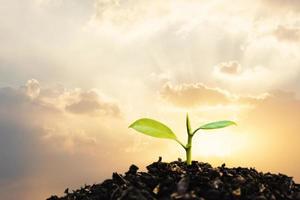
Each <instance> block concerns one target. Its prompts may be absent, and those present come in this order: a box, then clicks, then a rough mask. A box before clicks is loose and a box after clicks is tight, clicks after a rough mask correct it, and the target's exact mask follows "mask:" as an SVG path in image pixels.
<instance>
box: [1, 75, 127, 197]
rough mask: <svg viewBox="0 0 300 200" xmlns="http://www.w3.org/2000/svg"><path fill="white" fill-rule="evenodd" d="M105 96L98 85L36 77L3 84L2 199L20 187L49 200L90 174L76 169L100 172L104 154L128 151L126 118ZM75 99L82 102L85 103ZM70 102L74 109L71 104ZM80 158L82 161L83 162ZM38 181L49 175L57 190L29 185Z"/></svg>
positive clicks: (20, 191)
mask: <svg viewBox="0 0 300 200" xmlns="http://www.w3.org/2000/svg"><path fill="white" fill-rule="evenodd" d="M100 96H103V98H101V100H100ZM105 97H106V95H104V94H103V93H100V92H98V91H95V89H92V90H83V89H68V88H64V87H62V86H57V87H48V88H47V87H44V86H42V85H41V84H40V83H39V82H38V81H37V80H35V79H31V80H29V81H27V83H26V84H25V85H23V86H21V87H5V88H0V162H1V165H0V180H1V181H0V186H1V189H0V198H4V197H7V196H9V194H8V193H9V192H12V190H17V191H18V195H17V196H18V197H19V196H22V199H45V198H46V197H47V196H50V194H51V193H57V192H59V191H62V190H63V188H65V187H67V185H73V184H74V182H77V183H79V182H81V183H82V182H85V181H86V178H87V177H80V176H75V177H74V174H80V173H83V174H85V175H87V174H90V177H95V174H96V171H98V169H97V170H96V168H98V167H99V164H100V163H99V159H100V160H105V161H107V162H108V163H109V162H113V160H112V159H110V158H111V157H112V156H111V155H110V154H111V153H114V154H120V152H119V151H122V150H123V149H122V148H123V147H122V146H123V145H124V144H123V142H124V138H123V142H122V141H121V140H119V139H118V137H119V135H118V134H116V133H117V132H118V133H119V132H122V131H123V130H122V129H118V127H119V125H120V124H122V123H123V122H122V120H121V119H120V118H119V117H118V115H119V114H120V112H121V111H120V109H119V107H118V106H117V104H116V103H112V101H110V100H109V98H108V97H106V99H105ZM103 99H105V100H103ZM73 102H81V106H82V107H80V106H79V108H77V107H76V106H78V105H77V104H76V103H75V104H73ZM90 102H95V103H97V104H96V105H97V106H96V109H95V108H94V107H93V106H91V107H89V106H90V104H89V103H90ZM104 102H105V103H104ZM98 104H99V105H98ZM67 105H73V107H72V108H73V109H75V110H72V109H71V110H69V109H70V108H68V109H66V106H67ZM75 105H76V106H75ZM92 105H93V104H92ZM76 109H77V110H76ZM98 110H100V111H101V112H99V113H98ZM73 111H75V113H74V112H73ZM77 112H79V114H78V113H77ZM95 112H96V114H95ZM81 113H83V114H84V115H81ZM99 119H101V120H99ZM112 126H113V127H114V128H115V130H114V129H112V128H111V127H112ZM108 132H109V133H110V134H106V133H108ZM119 134H120V133H119ZM107 141H114V142H115V143H114V144H111V143H107ZM126 144H128V143H126ZM114 145H117V146H114ZM104 149H106V152H104ZM124 149H125V148H124ZM78 162H83V163H81V164H80V167H79V166H78ZM101 162H102V161H101ZM54 163H56V164H54ZM57 163H59V165H57ZM87 163H89V164H87ZM91 163H93V164H92V165H93V166H94V167H93V166H91ZM88 165H89V167H88ZM96 166H98V167H96ZM116 166H118V164H116ZM66 169H71V170H70V171H69V172H66ZM103 170H104V171H105V170H109V169H104V168H103ZM67 171H68V170H67ZM45 172H46V173H45ZM59 174H60V175H59ZM91 174H93V175H91ZM58 175H59V176H60V177H63V178H59V180H60V181H59V182H57V179H56V180H54V178H53V177H56V178H57V176H58ZM102 175H103V174H102ZM37 180H39V182H40V180H47V181H46V182H48V184H49V185H48V186H45V187H50V188H52V191H51V189H50V188H49V189H47V190H46V189H45V190H44V191H39V192H33V191H34V189H33V188H32V190H29V188H30V187H31V186H33V184H35V181H37ZM76 180H77V181H76ZM73 181H74V182H73ZM93 181H95V180H93ZM15 183H22V184H15ZM42 187H43V186H42V185H40V186H39V188H40V189H39V190H42V189H43V188H42ZM11 188H14V189H11ZM58 188H59V191H57V189H58ZM30 191H31V192H33V193H34V194H33V193H31V192H30ZM2 195H3V196H2ZM33 195H41V196H38V197H36V196H33ZM4 199H5V198H4ZM16 199H17V198H16Z"/></svg>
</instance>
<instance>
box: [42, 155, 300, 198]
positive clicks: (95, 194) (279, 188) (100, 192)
mask: <svg viewBox="0 0 300 200" xmlns="http://www.w3.org/2000/svg"><path fill="white" fill-rule="evenodd" d="M138 169H139V168H138V167H137V166H135V165H131V166H130V168H129V170H128V172H126V173H125V174H124V175H122V174H118V173H113V175H112V179H107V180H105V181H103V182H102V183H100V184H94V185H85V186H84V187H82V188H81V189H78V190H75V191H72V192H69V189H66V190H65V195H64V196H63V197H57V196H52V197H50V198H48V199H47V200H110V199H117V200H126V199H129V200H155V199H161V200H171V199H174V200H181V199H182V200H183V199H195V200H239V199H241V200H300V184H296V183H295V182H294V181H293V179H292V177H289V176H286V175H284V174H272V173H262V172H258V171H256V170H255V169H253V168H250V169H249V168H242V167H237V168H227V167H226V166H225V164H223V165H222V166H220V167H217V168H213V167H212V166H211V165H210V164H208V163H202V162H197V161H193V162H192V165H186V164H185V162H182V161H181V160H180V159H179V160H178V161H174V162H171V163H166V162H162V161H161V158H160V159H159V160H158V161H157V162H154V163H152V164H151V165H149V166H147V170H148V172H139V171H138Z"/></svg>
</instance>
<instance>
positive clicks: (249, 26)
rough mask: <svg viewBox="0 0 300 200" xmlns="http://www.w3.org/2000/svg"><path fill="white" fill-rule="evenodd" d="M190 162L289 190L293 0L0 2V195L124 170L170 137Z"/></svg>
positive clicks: (299, 30) (293, 169)
mask: <svg viewBox="0 0 300 200" xmlns="http://www.w3.org/2000/svg"><path fill="white" fill-rule="evenodd" d="M186 113H189V115H190V119H191V125H192V127H193V128H197V127H198V126H199V125H201V124H203V123H206V122H210V121H216V120H224V119H227V120H234V121H236V122H237V123H238V126H236V127H235V126H232V127H230V128H226V129H219V130H215V131H202V132H199V133H198V135H197V136H195V137H194V141H193V159H194V160H199V161H202V162H209V163H211V164H212V165H213V166H218V165H220V164H222V163H226V164H227V166H230V167H237V166H243V167H255V168H256V169H257V170H259V171H264V172H268V171H270V172H273V173H279V172H281V173H285V174H288V175H289V176H293V177H294V179H295V180H296V181H297V182H300V171H299V169H300V155H299V152H300V145H299V141H300V121H299V120H300V1H298V0H243V1H235V0H0V199H7V200H19V199H22V200H39V199H46V198H47V197H49V196H51V195H52V194H58V195H62V193H63V191H64V189H65V188H67V187H69V188H71V189H76V188H79V187H80V186H82V185H84V184H85V183H86V184H93V183H97V182H101V181H103V180H104V179H106V178H110V177H111V174H112V172H116V171H117V172H119V173H123V172H125V171H126V170H127V169H128V167H129V166H130V165H131V164H133V163H134V164H136V165H138V166H139V167H140V169H141V170H145V166H146V165H148V164H150V163H151V162H154V161H156V160H157V159H158V157H159V156H162V157H163V160H164V161H172V160H176V159H177V158H178V157H181V158H183V159H184V158H185V152H184V150H183V149H182V148H181V147H180V146H179V145H178V144H177V143H176V142H174V141H171V140H166V139H162V140H160V139H156V138H151V137H149V136H145V135H142V134H139V133H137V132H135V131H133V130H130V129H128V125H129V124H130V123H132V122H133V121H134V120H136V119H138V118H141V117H149V118H154V119H157V120H159V121H161V122H163V123H165V124H167V125H168V126H169V127H171V128H172V130H173V131H174V132H175V133H176V134H177V135H178V137H179V138H180V140H182V141H184V142H185V140H186V133H185V115H186Z"/></svg>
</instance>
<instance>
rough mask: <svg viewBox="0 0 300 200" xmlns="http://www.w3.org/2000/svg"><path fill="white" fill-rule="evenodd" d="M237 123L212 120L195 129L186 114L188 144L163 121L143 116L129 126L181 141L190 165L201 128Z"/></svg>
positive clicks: (158, 136) (149, 133)
mask: <svg viewBox="0 0 300 200" xmlns="http://www.w3.org/2000/svg"><path fill="white" fill-rule="evenodd" d="M231 125H236V123H235V122H233V121H228V120H223V121H216V122H211V123H208V124H204V125H202V126H200V127H198V128H197V129H195V130H194V131H193V130H192V128H191V124H190V119H189V116H188V114H187V115H186V131H187V135H188V139H187V144H186V145H184V144H183V143H182V142H180V141H179V140H178V138H177V136H176V135H175V133H174V132H173V131H172V130H171V129H170V128H169V127H168V126H166V125H164V124H163V123H161V122H159V121H156V120H153V119H149V118H142V119H138V120H136V121H135V122H133V123H132V124H131V125H130V126H129V128H133V129H134V130H136V131H138V132H140V133H143V134H146V135H149V136H152V137H157V138H166V139H171V140H175V141H176V142H177V143H179V144H180V145H181V146H182V147H183V148H184V150H185V152H186V163H187V164H188V165H190V164H191V163H192V139H193V136H194V135H195V134H196V133H197V132H198V131H199V130H201V129H203V130H210V129H218V128H225V127H227V126H231Z"/></svg>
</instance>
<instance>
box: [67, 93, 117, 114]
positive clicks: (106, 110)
mask: <svg viewBox="0 0 300 200" xmlns="http://www.w3.org/2000/svg"><path fill="white" fill-rule="evenodd" d="M75 95H76V99H75V100H73V102H72V103H70V104H68V105H66V110H67V111H69V112H71V113H74V114H91V115H94V114H101V113H102V114H108V115H113V116H119V115H120V108H119V106H118V105H117V104H116V103H113V102H109V101H105V100H103V99H101V97H100V95H99V94H98V93H97V92H96V91H93V90H90V91H78V92H77V93H76V94H75Z"/></svg>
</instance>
